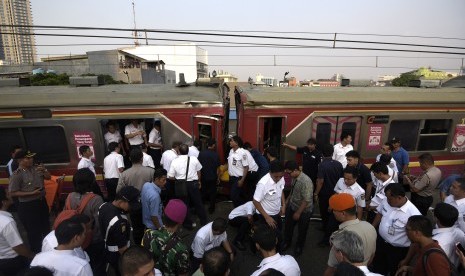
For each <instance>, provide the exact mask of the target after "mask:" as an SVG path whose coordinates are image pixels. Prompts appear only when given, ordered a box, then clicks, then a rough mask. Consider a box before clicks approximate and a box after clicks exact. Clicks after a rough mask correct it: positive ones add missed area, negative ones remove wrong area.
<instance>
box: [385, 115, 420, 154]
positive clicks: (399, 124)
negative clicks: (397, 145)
mask: <svg viewBox="0 0 465 276" xmlns="http://www.w3.org/2000/svg"><path fill="white" fill-rule="evenodd" d="M420 122H421V121H420V120H405V121H392V122H391V126H390V128H389V139H392V138H393V137H398V138H400V140H401V141H402V147H403V148H404V149H405V150H407V151H415V149H416V144H417V138H418V131H419V129H420Z"/></svg>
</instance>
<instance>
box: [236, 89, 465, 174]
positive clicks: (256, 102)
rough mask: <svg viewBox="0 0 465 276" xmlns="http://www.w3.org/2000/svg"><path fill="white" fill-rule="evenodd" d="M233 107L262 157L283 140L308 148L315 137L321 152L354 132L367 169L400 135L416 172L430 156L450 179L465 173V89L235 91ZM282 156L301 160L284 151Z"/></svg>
mask: <svg viewBox="0 0 465 276" xmlns="http://www.w3.org/2000/svg"><path fill="white" fill-rule="evenodd" d="M235 102H236V110H237V117H238V126H237V133H238V134H239V136H241V137H242V138H243V140H244V141H248V142H250V143H251V144H252V146H255V147H257V148H258V149H259V150H260V151H263V149H264V148H266V147H267V146H275V147H277V148H280V147H279V146H280V145H281V143H282V142H286V143H288V144H292V145H297V146H304V145H305V144H306V141H307V139H308V138H310V137H313V138H316V140H317V143H318V145H317V146H318V147H320V148H321V146H322V145H323V144H326V143H329V144H336V143H338V142H339V137H340V134H341V132H342V131H348V132H349V133H351V135H352V137H353V141H352V144H353V146H354V149H355V150H358V151H359V152H360V153H361V156H362V157H363V158H364V162H365V163H366V164H371V163H372V162H374V159H375V156H376V155H377V154H378V153H379V151H380V147H381V145H382V144H384V142H386V141H390V139H391V138H393V137H398V138H400V139H401V140H402V146H403V147H404V148H405V149H406V150H407V151H408V152H409V155H410V167H411V169H412V173H419V171H420V168H419V163H418V159H417V157H418V156H419V155H420V154H421V153H424V152H429V153H431V154H432V155H433V156H434V158H435V164H436V165H437V166H439V167H440V168H441V170H442V172H443V175H444V176H446V175H448V174H450V173H459V172H463V170H464V154H465V122H464V121H465V89H463V88H440V89H422V88H409V87H402V88H401V87H336V88H314V87H300V88H297V87H296V88H292V87H287V88H279V87H276V88H261V87H247V88H241V87H236V88H235ZM252 129H253V131H252ZM280 155H281V160H290V159H294V158H296V153H295V152H294V151H292V150H288V149H286V150H285V149H283V147H281V152H280ZM297 159H300V158H299V157H298V156H297Z"/></svg>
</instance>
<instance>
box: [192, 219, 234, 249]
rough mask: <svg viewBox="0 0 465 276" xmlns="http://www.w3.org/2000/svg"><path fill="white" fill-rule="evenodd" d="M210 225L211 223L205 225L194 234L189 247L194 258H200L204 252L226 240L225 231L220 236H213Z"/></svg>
mask: <svg viewBox="0 0 465 276" xmlns="http://www.w3.org/2000/svg"><path fill="white" fill-rule="evenodd" d="M212 225H213V222H210V223H208V224H206V225H205V226H203V227H202V228H200V229H199V231H197V234H195V238H194V241H193V242H192V246H191V249H192V252H193V253H194V257H196V258H202V257H203V253H204V252H205V251H207V250H210V249H212V248H214V247H218V246H220V245H221V243H223V241H225V240H226V239H227V238H228V234H226V231H224V232H223V233H221V234H220V235H213V231H212Z"/></svg>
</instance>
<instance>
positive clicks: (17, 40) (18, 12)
mask: <svg viewBox="0 0 465 276" xmlns="http://www.w3.org/2000/svg"><path fill="white" fill-rule="evenodd" d="M0 24H1V25H2V26H0V31H1V34H0V60H3V63H4V64H31V63H34V60H35V55H36V50H35V39H34V36H33V35H32V34H33V30H32V28H31V27H18V26H5V25H23V26H24V25H29V26H32V25H33V23H32V14H31V3H30V1H29V0H0Z"/></svg>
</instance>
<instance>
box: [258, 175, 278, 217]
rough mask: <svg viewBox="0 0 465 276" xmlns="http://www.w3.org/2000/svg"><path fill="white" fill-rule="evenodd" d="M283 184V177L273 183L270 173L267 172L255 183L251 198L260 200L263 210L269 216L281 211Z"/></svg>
mask: <svg viewBox="0 0 465 276" xmlns="http://www.w3.org/2000/svg"><path fill="white" fill-rule="evenodd" d="M284 184H285V182H284V177H283V178H281V179H280V180H279V181H278V183H275V182H274V180H273V179H272V178H271V175H270V173H267V174H266V175H265V176H264V177H262V179H260V180H259V181H258V183H257V188H256V189H255V193H254V195H253V199H254V200H255V201H258V202H260V204H261V205H262V207H263V209H264V210H265V212H266V213H267V214H268V215H270V216H274V215H276V214H279V212H280V211H281V196H282V193H283V189H284ZM258 213H259V212H258V210H257V214H258Z"/></svg>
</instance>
